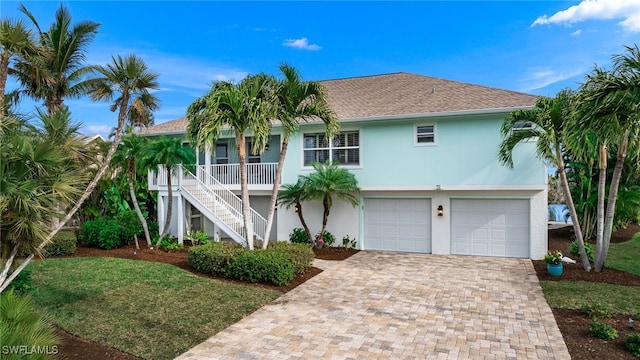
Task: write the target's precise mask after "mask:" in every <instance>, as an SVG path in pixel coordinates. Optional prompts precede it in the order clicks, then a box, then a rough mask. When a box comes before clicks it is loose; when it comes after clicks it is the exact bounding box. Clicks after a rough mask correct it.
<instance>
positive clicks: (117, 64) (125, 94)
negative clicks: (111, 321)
mask: <svg viewBox="0 0 640 360" xmlns="http://www.w3.org/2000/svg"><path fill="white" fill-rule="evenodd" d="M112 59H113V64H108V65H107V66H94V67H92V69H93V70H94V71H95V72H97V73H98V74H99V75H100V76H99V77H97V78H93V79H91V81H89V82H85V83H84V84H83V85H82V86H83V87H86V88H87V90H88V91H89V93H90V94H91V98H92V99H93V100H101V101H113V103H112V104H111V111H116V110H119V111H118V131H116V136H115V138H114V140H113V143H112V144H111V147H110V148H109V151H108V152H107V155H106V156H105V158H104V160H103V162H102V165H101V167H100V168H99V170H98V171H97V172H96V174H95V177H94V178H93V180H91V182H90V183H89V185H87V188H86V189H85V191H84V192H83V193H82V195H81V196H80V198H79V199H77V200H76V201H75V205H74V207H73V208H72V209H71V210H70V211H69V213H68V214H67V216H66V217H65V218H64V219H63V220H62V221H61V222H60V223H59V224H58V226H54V227H53V229H52V230H51V231H50V232H49V235H48V236H47V237H46V239H45V240H44V241H42V242H41V243H40V245H39V246H38V248H37V249H38V250H39V249H42V248H43V247H44V246H45V245H46V244H47V242H49V241H51V239H52V238H53V236H55V234H57V233H58V231H60V229H61V228H62V227H63V226H64V224H66V223H67V222H68V221H69V220H70V219H71V218H72V217H73V216H74V215H75V213H76V212H77V211H78V209H79V208H80V207H81V206H82V204H83V203H84V201H85V200H86V199H87V198H88V197H89V196H90V195H91V193H92V192H93V189H94V188H95V187H96V185H97V184H98V182H99V181H100V179H101V178H102V177H103V176H104V174H105V173H106V172H107V169H108V168H109V163H110V162H111V159H112V158H113V155H114V153H115V151H116V148H117V147H118V144H119V143H120V138H121V137H122V129H123V128H124V124H125V119H126V118H127V114H128V112H129V109H130V105H131V102H132V101H135V100H136V99H139V100H140V101H141V102H142V103H143V104H145V106H146V107H147V108H148V109H149V111H152V110H155V109H157V108H158V103H159V101H158V99H157V98H156V97H155V96H153V95H152V94H151V93H150V92H149V90H154V89H158V81H157V79H158V75H157V74H155V73H152V72H150V71H149V70H148V69H147V66H146V64H145V63H144V61H142V59H140V58H139V57H137V56H135V55H130V56H128V57H126V58H122V57H120V56H118V57H117V58H112ZM114 98H115V99H114ZM31 260H33V254H31V255H29V256H28V257H27V258H26V259H25V261H23V262H22V264H20V266H19V267H18V268H17V269H16V270H15V271H14V272H13V273H11V276H9V277H8V278H7V280H6V281H5V282H11V281H12V280H13V279H14V278H15V277H16V276H18V274H19V273H20V271H22V269H24V268H25V267H26V266H27V265H28V264H29V263H30V262H31Z"/></svg>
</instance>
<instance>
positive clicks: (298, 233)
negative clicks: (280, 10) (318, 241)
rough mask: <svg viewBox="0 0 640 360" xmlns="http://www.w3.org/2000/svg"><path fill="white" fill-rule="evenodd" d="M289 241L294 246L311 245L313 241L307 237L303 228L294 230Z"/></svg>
mask: <svg viewBox="0 0 640 360" xmlns="http://www.w3.org/2000/svg"><path fill="white" fill-rule="evenodd" d="M289 241H291V242H292V243H294V244H306V245H310V244H311V239H309V235H307V232H306V231H304V229H303V228H294V229H293V231H291V234H289Z"/></svg>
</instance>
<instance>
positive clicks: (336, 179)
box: [302, 161, 360, 239]
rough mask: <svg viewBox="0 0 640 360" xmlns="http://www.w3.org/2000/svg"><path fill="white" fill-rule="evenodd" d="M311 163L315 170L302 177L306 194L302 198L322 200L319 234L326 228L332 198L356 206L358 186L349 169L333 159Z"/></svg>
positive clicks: (357, 202)
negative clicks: (332, 160)
mask: <svg viewBox="0 0 640 360" xmlns="http://www.w3.org/2000/svg"><path fill="white" fill-rule="evenodd" d="M312 165H313V169H314V170H315V171H314V172H312V173H311V174H309V175H307V176H303V177H302V178H303V186H304V192H305V194H306V196H304V199H309V200H311V199H318V200H321V201H322V207H323V209H324V211H323V213H322V229H321V230H320V235H322V234H324V232H325V230H326V228H327V220H328V218H329V212H330V211H331V207H332V206H333V199H334V198H336V199H342V200H346V201H347V202H349V203H350V204H351V205H353V206H354V207H355V206H358V204H359V203H360V200H359V199H358V197H357V196H356V195H357V194H359V193H360V188H359V187H358V181H357V180H356V177H355V176H354V175H353V174H352V173H350V172H349V170H347V169H345V168H341V167H339V166H338V163H337V162H335V161H334V162H329V161H327V162H325V163H313V164H312ZM311 239H313V238H311Z"/></svg>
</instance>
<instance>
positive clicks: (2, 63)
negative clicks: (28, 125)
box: [0, 51, 9, 131]
mask: <svg viewBox="0 0 640 360" xmlns="http://www.w3.org/2000/svg"><path fill="white" fill-rule="evenodd" d="M8 74H9V52H7V51H5V53H4V54H2V56H0V131H2V126H1V125H2V120H3V119H4V91H5V89H6V87H7V76H8Z"/></svg>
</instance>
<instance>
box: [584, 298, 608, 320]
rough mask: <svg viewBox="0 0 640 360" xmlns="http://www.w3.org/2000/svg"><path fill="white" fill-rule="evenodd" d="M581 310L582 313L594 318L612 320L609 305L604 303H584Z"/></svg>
mask: <svg viewBox="0 0 640 360" xmlns="http://www.w3.org/2000/svg"><path fill="white" fill-rule="evenodd" d="M581 309H582V312H584V313H585V314H587V315H589V316H590V317H592V318H601V317H604V318H610V317H611V315H612V313H611V307H610V306H609V304H607V303H605V302H602V301H596V302H593V303H591V304H588V303H584V304H582V305H581Z"/></svg>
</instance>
